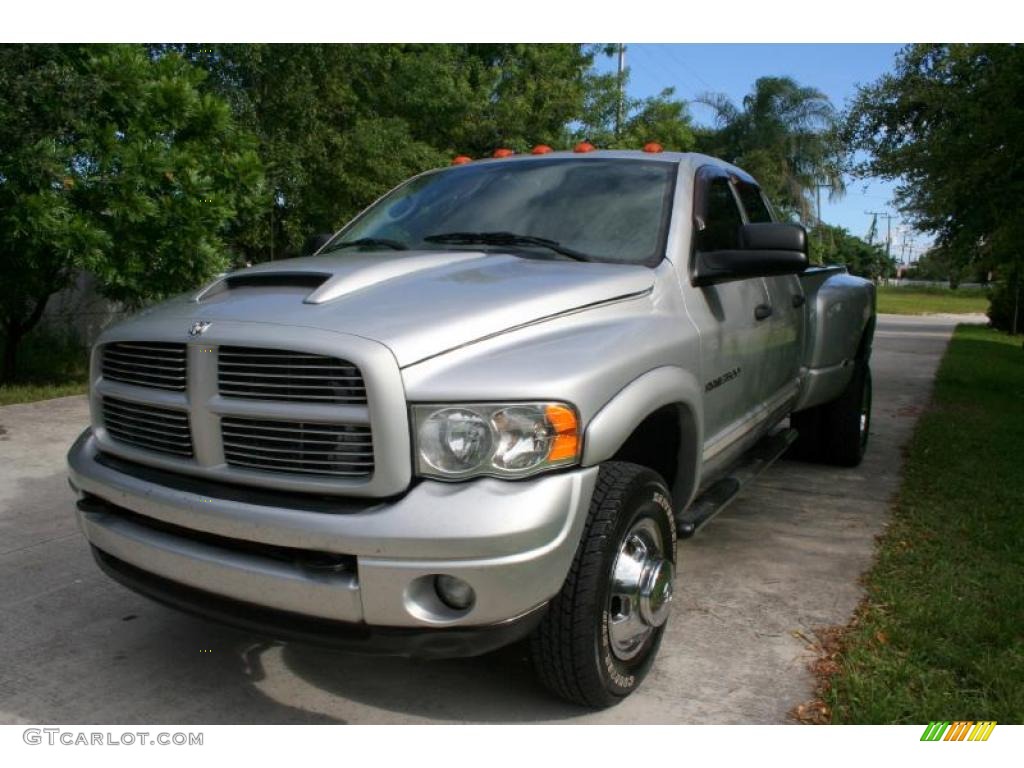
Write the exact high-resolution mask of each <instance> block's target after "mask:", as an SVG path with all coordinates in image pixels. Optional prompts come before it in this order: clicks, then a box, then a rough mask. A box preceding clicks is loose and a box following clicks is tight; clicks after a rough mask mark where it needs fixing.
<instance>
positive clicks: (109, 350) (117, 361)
mask: <svg viewBox="0 0 1024 768" xmlns="http://www.w3.org/2000/svg"><path fill="white" fill-rule="evenodd" d="M102 354H103V357H102V372H103V378H105V379H110V380H111V381H119V382H121V383H123V384H132V385H134V386H139V387H152V388H154V389H169V390H172V391H174V392H183V391H184V390H185V380H186V373H187V372H186V368H187V363H186V360H185V345H184V344H178V343H172V342H167V343H163V342H146V343H144V344H143V343H139V342H130V341H115V342H112V343H110V344H106V345H104V347H103V353H102Z"/></svg>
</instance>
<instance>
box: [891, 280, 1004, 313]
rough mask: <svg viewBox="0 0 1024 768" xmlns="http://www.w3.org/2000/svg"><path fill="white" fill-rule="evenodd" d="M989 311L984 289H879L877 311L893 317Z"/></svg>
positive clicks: (922, 287)
mask: <svg viewBox="0 0 1024 768" xmlns="http://www.w3.org/2000/svg"><path fill="white" fill-rule="evenodd" d="M987 309H988V293H987V292H986V291H985V290H984V289H982V288H957V289H956V290H955V291H954V290H951V289H949V288H939V287H927V286H919V287H914V286H910V287H907V288H894V287H890V286H885V285H881V286H879V287H878V311H879V312H886V313H888V314H893V315H934V314H941V313H950V314H958V315H962V314H968V313H971V312H984V311H985V310H987Z"/></svg>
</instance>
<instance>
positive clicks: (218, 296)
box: [144, 251, 654, 367]
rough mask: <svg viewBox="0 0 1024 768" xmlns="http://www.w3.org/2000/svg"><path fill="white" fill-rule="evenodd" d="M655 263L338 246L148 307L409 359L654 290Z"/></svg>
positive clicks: (153, 312)
mask: <svg viewBox="0 0 1024 768" xmlns="http://www.w3.org/2000/svg"><path fill="white" fill-rule="evenodd" d="M653 283H654V273H653V271H652V270H650V269H648V268H647V267H642V266H634V265H624V264H599V263H584V262H576V261H564V260H561V259H534V258H522V257H517V256H512V255H508V254H501V253H493V252H492V253H482V252H479V251H436V252H435V251H401V252H395V253H391V252H372V253H338V254H333V255H330V256H313V257H308V258H302V259H291V260H287V261H279V262H272V263H268V264H261V265H258V266H255V267H252V268H250V269H245V270H241V271H238V272H233V273H231V274H228V275H226V276H224V277H222V278H220V279H218V280H217V281H216V282H214V283H213V284H212V285H210V286H208V287H207V288H205V289H204V290H202V291H200V292H199V293H198V294H190V295H187V296H182V297H179V298H177V299H172V300H170V301H168V302H165V303H163V304H160V305H157V306H155V307H153V308H151V309H150V310H148V311H146V312H145V313H144V314H145V315H146V319H147V321H148V322H152V321H153V320H155V319H159V318H160V316H161V315H166V316H167V318H168V319H170V318H172V317H173V318H189V319H192V320H204V321H207V322H211V323H216V322H217V321H218V320H231V321H236V322H263V323H275V324H280V325H293V326H305V327H313V328H318V329H323V330H329V331H336V332H340V333H349V334H355V335H357V336H362V337H364V338H368V339H372V340H374V341H378V342H380V343H382V344H385V345H386V346H387V347H389V348H390V349H391V351H392V352H393V354H394V355H395V357H396V359H397V360H398V364H399V365H400V366H403V367H404V366H407V365H411V364H413V363H416V362H419V361H420V360H423V359H425V358H428V357H432V356H434V355H438V354H441V353H443V352H446V351H448V350H451V349H454V348H456V347H460V346H464V345H466V344H470V343H472V342H474V341H478V340H481V339H484V338H487V337H489V336H494V335H496V334H499V333H502V332H504V331H507V330H510V329H512V328H517V327H520V326H522V325H526V324H529V323H533V322H536V321H538V320H542V319H546V318H550V317H553V316H557V315H560V314H564V313H566V312H571V311H574V310H578V309H580V308H583V307H587V306H590V305H593V304H601V303H604V302H608V301H612V300H615V299H619V298H624V297H628V296H635V295H637V294H641V293H644V292H646V291H648V290H649V289H650V288H651V287H652V285H653Z"/></svg>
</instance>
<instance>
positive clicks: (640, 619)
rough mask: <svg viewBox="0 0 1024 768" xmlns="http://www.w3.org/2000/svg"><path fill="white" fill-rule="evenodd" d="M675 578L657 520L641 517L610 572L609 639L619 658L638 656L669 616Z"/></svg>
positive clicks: (623, 542)
mask: <svg viewBox="0 0 1024 768" xmlns="http://www.w3.org/2000/svg"><path fill="white" fill-rule="evenodd" d="M674 577H675V566H674V565H673V564H672V560H671V559H669V558H668V557H666V556H665V542H664V540H663V537H662V534H661V531H660V530H659V528H658V525H657V523H655V521H654V520H652V519H651V518H648V517H645V518H642V519H640V520H638V521H637V522H636V523H634V524H633V527H632V528H630V529H629V531H628V532H627V533H626V535H625V536H624V537H623V539H622V543H621V544H620V545H619V552H618V555H616V557H615V563H614V565H613V566H612V571H611V585H610V589H609V595H608V609H607V610H608V639H609V642H610V644H611V649H612V653H614V654H615V656H616V657H617V658H619V659H621V660H623V661H628V660H630V659H632V658H633V657H635V656H636V655H637V654H638V653H640V651H641V649H642V648H643V647H644V643H646V642H647V639H648V638H649V637H650V635H651V633H652V632H654V630H655V629H657V628H658V627H660V626H661V625H662V624H664V623H665V620H666V619H668V613H669V604H670V603H671V602H672V589H673V586H672V583H673V579H674Z"/></svg>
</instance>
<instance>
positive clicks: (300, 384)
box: [217, 346, 366, 404]
mask: <svg viewBox="0 0 1024 768" xmlns="http://www.w3.org/2000/svg"><path fill="white" fill-rule="evenodd" d="M217 375H218V387H219V391H220V394H221V395H225V396H227V397H240V398H247V399H251V400H284V401H290V402H295V401H299V402H301V401H310V402H322V403H345V404H365V403H366V388H365V386H364V384H363V377H362V374H361V373H360V371H359V369H358V368H357V367H356V366H354V365H352V363H349V362H348V361H346V360H340V359H338V358H335V357H329V356H326V355H316V354H312V353H306V352H294V351H290V350H278V349H264V348H257V347H252V348H249V347H228V346H226V347H221V348H220V349H219V350H218V352H217Z"/></svg>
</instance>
